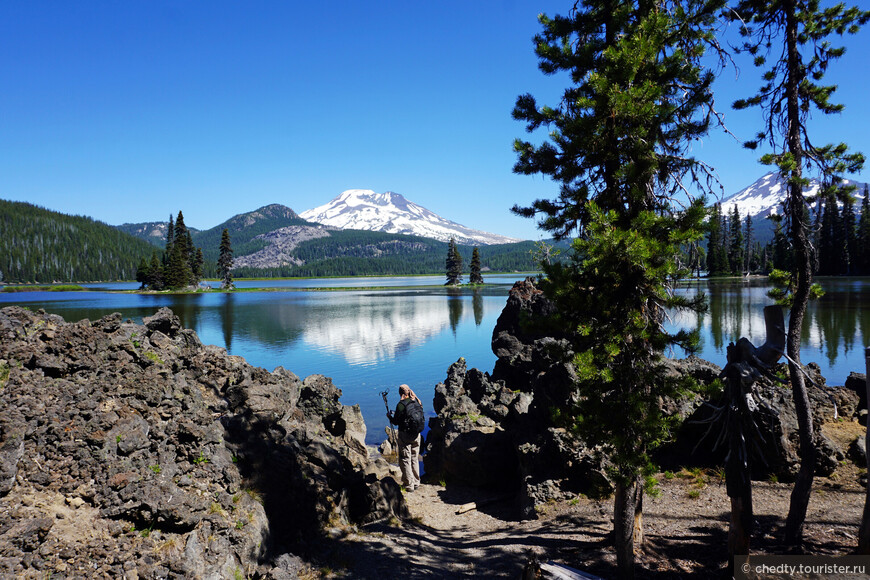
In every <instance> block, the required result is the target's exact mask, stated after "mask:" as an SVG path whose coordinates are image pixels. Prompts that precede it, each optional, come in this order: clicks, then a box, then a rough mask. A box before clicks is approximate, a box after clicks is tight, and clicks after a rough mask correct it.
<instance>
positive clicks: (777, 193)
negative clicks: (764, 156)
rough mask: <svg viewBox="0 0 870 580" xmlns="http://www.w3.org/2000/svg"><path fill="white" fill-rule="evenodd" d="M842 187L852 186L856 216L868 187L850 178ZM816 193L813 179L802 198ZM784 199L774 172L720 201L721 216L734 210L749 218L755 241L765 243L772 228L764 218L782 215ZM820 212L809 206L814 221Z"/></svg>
mask: <svg viewBox="0 0 870 580" xmlns="http://www.w3.org/2000/svg"><path fill="white" fill-rule="evenodd" d="M843 184H844V185H854V186H855V190H854V191H853V192H852V198H853V199H854V200H855V212H856V213H858V212H859V211H860V210H861V201H862V200H863V199H864V188H865V187H866V186H867V184H866V183H862V182H860V181H854V180H851V179H844V180H843ZM818 192H819V181H818V180H816V179H813V180H811V181H810V184H809V186H808V187H806V188H804V197H810V196H814V195H816V194H818ZM785 196H786V189H785V186H784V183H783V181H782V178H781V177H780V175H779V174H778V173H776V172H771V173H767V174H766V175H763V176H762V177H760V178H759V179H757V180H756V181H754V182H753V183H752V184H751V185H749V186H748V187H745V188H743V189H741V190H740V191H738V192H737V193H735V194H733V195H729V196H728V197H726V198H725V199H723V200H722V201H721V207H722V214H723V215H728V214H730V213H731V212H733V211H734V208H735V207H737V211H738V212H739V214H740V217H741V218H743V219H745V218H746V216H751V217H752V224H753V228H754V232H755V233H754V235H755V238H756V239H757V240H758V241H759V242H761V243H765V242H767V241H769V240H770V239H771V238H772V237H773V225H772V224H771V222H770V220H768V219H766V218H767V217H768V216H769V215H771V214H779V213H781V212H782V202H783V200H784V199H785ZM819 209H820V204H816V203H814V204H812V206H811V208H810V213H811V216H812V219H813V220H814V219H815V218H816V215H817V212H818V211H819Z"/></svg>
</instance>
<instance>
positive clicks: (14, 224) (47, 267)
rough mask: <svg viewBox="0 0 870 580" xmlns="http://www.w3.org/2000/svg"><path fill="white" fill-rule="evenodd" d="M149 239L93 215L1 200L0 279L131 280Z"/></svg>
mask: <svg viewBox="0 0 870 580" xmlns="http://www.w3.org/2000/svg"><path fill="white" fill-rule="evenodd" d="M153 249H154V247H153V246H151V245H150V244H148V242H146V241H144V240H141V239H137V238H135V237H133V236H130V235H128V234H125V233H124V232H121V231H119V230H118V229H117V228H114V227H112V226H109V225H107V224H104V223H102V222H97V221H94V220H93V219H91V218H87V217H81V216H70V215H66V214H61V213H58V212H54V211H50V210H47V209H44V208H41V207H37V206H35V205H32V204H29V203H23V202H13V201H5V200H0V280H2V281H3V282H82V281H89V280H133V279H135V278H136V267H137V265H138V264H139V261H140V260H141V259H142V258H149V257H150V256H151V252H152V250H153Z"/></svg>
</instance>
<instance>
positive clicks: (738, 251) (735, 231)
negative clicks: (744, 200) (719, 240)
mask: <svg viewBox="0 0 870 580" xmlns="http://www.w3.org/2000/svg"><path fill="white" fill-rule="evenodd" d="M728 232H729V234H730V235H729V236H728V238H729V240H728V269H729V271H730V272H731V273H732V274H742V273H743V251H744V247H743V222H742V221H741V220H740V210H739V209H737V206H736V205H735V206H734V209H733V210H732V211H731V213H730V214H729V216H728Z"/></svg>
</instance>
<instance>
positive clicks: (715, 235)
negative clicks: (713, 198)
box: [707, 203, 725, 276]
mask: <svg viewBox="0 0 870 580" xmlns="http://www.w3.org/2000/svg"><path fill="white" fill-rule="evenodd" d="M721 211H722V205H721V204H719V203H716V204H713V209H712V210H711V212H710V217H709V219H708V220H707V274H708V275H710V276H718V275H720V274H722V273H723V272H724V271H725V265H724V264H723V261H722V244H723V240H722V216H721Z"/></svg>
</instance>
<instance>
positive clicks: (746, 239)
mask: <svg viewBox="0 0 870 580" xmlns="http://www.w3.org/2000/svg"><path fill="white" fill-rule="evenodd" d="M743 248H744V249H743V253H744V255H745V261H744V266H743V271H744V272H746V273H750V272H752V271H754V270H756V269H757V267H758V263H757V259H756V255H757V254H756V253H755V242H754V241H753V239H752V216H751V215H749V214H746V219H744V220H743Z"/></svg>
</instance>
